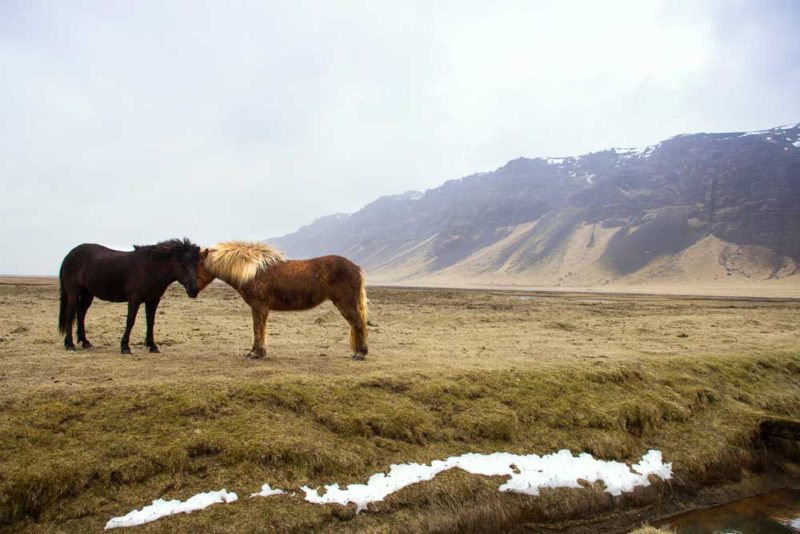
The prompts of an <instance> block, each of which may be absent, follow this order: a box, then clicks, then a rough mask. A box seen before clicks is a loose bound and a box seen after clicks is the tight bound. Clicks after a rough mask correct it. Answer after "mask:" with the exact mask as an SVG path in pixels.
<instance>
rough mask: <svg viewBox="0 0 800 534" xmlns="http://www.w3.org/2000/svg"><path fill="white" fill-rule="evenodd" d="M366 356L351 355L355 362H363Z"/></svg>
mask: <svg viewBox="0 0 800 534" xmlns="http://www.w3.org/2000/svg"><path fill="white" fill-rule="evenodd" d="M364 358H366V356H365V355H364V354H353V359H354V360H355V361H357V362H363V361H364Z"/></svg>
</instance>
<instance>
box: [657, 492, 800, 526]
mask: <svg viewBox="0 0 800 534" xmlns="http://www.w3.org/2000/svg"><path fill="white" fill-rule="evenodd" d="M656 526H658V527H661V528H666V529H671V530H673V531H674V532H677V533H678V534H751V533H754V534H756V533H758V534H783V533H800V490H789V489H785V490H776V491H772V492H770V493H767V494H765V495H760V496H758V497H749V498H747V499H741V500H738V501H734V502H732V503H728V504H723V505H721V506H715V507H713V508H706V509H704V510H695V511H693V512H687V513H685V514H680V515H676V516H672V517H670V518H668V519H665V520H664V521H660V522H659V523H657V524H656Z"/></svg>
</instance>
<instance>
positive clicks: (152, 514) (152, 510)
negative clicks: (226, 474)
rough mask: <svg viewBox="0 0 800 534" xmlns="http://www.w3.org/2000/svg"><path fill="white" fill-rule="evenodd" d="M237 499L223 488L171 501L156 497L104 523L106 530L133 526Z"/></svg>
mask: <svg viewBox="0 0 800 534" xmlns="http://www.w3.org/2000/svg"><path fill="white" fill-rule="evenodd" d="M238 499H239V497H238V496H237V495H236V494H235V493H228V492H227V491H226V490H225V489H224V488H223V489H221V490H219V491H209V492H207V493H198V494H197V495H195V496H194V497H189V498H188V499H186V500H185V501H179V500H177V499H175V500H172V501H165V500H163V499H156V500H155V501H153V504H151V505H150V506H145V507H144V508H142V509H141V510H134V511H133V512H130V513H128V514H127V515H123V516H121V517H115V518H113V519H110V520H109V521H108V523H106V530H108V529H110V528H118V527H135V526H137V525H143V524H144V523H149V522H150V521H155V520H156V519H161V518H162V517H166V516H168V515H174V514H190V513H192V512H195V511H197V510H202V509H203V508H207V507H209V506H211V505H212V504H217V503H230V502H235V501H236V500H238Z"/></svg>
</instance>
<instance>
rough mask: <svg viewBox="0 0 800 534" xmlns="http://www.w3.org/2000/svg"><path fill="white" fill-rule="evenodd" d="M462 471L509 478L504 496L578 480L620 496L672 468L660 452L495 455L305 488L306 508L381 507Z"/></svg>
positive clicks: (406, 467)
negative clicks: (629, 457)
mask: <svg viewBox="0 0 800 534" xmlns="http://www.w3.org/2000/svg"><path fill="white" fill-rule="evenodd" d="M453 468H459V469H463V470H464V471H467V472H468V473H472V474H476V475H484V476H507V477H509V479H508V481H506V482H505V483H504V484H503V485H502V486H500V488H499V489H500V491H513V492H516V493H524V494H527V495H538V494H539V490H540V489H541V488H579V487H581V486H580V484H579V483H578V480H579V479H582V480H586V481H587V482H589V483H594V482H597V481H599V480H602V481H603V482H604V483H605V486H606V491H607V492H608V493H610V494H611V495H620V494H621V493H623V492H629V491H632V490H633V489H634V488H635V487H636V486H649V485H650V481H649V480H648V476H650V475H657V476H659V477H660V478H662V479H663V480H668V479H669V478H671V477H672V464H671V463H666V464H665V463H664V462H663V460H662V458H661V452H660V451H657V450H651V451H648V452H647V454H645V455H644V456H643V457H642V459H641V461H640V462H639V463H636V464H633V465H632V466H630V467H629V466H627V465H626V464H623V463H620V462H614V461H604V460H597V459H595V458H594V457H593V456H592V455H591V454H586V453H583V454H579V455H578V456H573V455H572V453H571V452H570V451H568V450H566V449H563V450H560V451H558V452H556V453H553V454H547V455H545V456H538V455H536V454H530V455H518V454H509V453H504V452H498V453H494V454H474V453H469V454H463V455H461V456H453V457H450V458H448V459H447V460H436V461H434V462H431V464H430V465H425V464H415V463H411V464H400V465H392V466H391V467H390V469H389V473H388V474H385V473H377V474H375V475H372V476H371V477H370V478H369V480H368V481H367V483H366V484H351V485H349V486H347V488H345V489H342V488H340V487H339V485H338V484H331V485H328V486H325V493H324V494H322V495H320V493H319V491H318V490H316V489H312V488H309V487H307V486H303V487H302V488H301V489H302V490H303V492H304V493H305V494H306V500H307V501H308V502H312V503H317V504H327V503H336V504H341V505H347V504H348V503H353V504H355V505H356V507H357V511H359V512H360V511H361V510H363V509H364V508H366V506H367V505H368V504H369V503H372V502H377V501H382V500H383V499H384V498H385V497H386V496H388V495H389V494H391V493H394V492H395V491H397V490H399V489H402V488H405V487H406V486H410V485H412V484H416V483H418V482H423V481H427V480H431V479H433V478H434V477H435V476H436V475H438V474H439V473H441V472H442V471H446V470H448V469H453Z"/></svg>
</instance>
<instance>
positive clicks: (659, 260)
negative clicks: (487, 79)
mask: <svg viewBox="0 0 800 534" xmlns="http://www.w3.org/2000/svg"><path fill="white" fill-rule="evenodd" d="M269 241H270V242H271V243H272V244H274V245H276V246H278V247H280V248H282V249H283V250H285V251H286V252H287V254H288V255H289V256H290V257H310V256H318V255H324V254H341V255H343V256H347V257H349V258H351V259H352V260H353V261H355V262H357V263H359V264H360V265H362V266H363V267H364V268H365V270H366V271H367V273H368V275H369V277H370V280H371V281H373V282H406V283H458V284H489V283H497V284H520V285H528V286H543V285H567V286H595V285H603V284H609V283H618V282H622V283H647V282H653V281H659V280H663V281H672V282H674V281H712V280H727V281H733V280H738V279H751V280H762V279H776V278H786V277H793V278H794V277H797V279H800V271H799V270H798V269H799V268H800V124H797V125H793V126H781V127H778V128H772V129H770V130H764V131H758V132H735V133H715V134H708V133H699V134H690V135H678V136H675V137H672V138H670V139H667V140H665V141H662V142H661V143H658V144H656V145H652V146H648V147H645V148H638V149H619V148H612V149H608V150H603V151H600V152H594V153H590V154H584V155H582V156H575V157H562V158H535V159H527V158H519V159H515V160H512V161H509V162H508V163H506V164H505V165H504V166H502V167H500V168H498V169H497V170H495V171H492V172H486V173H479V174H473V175H470V176H466V177H464V178H461V179H459V180H450V181H448V182H446V183H444V184H443V185H442V186H440V187H437V188H435V189H431V190H428V191H426V192H424V193H421V192H417V191H409V192H406V193H403V194H399V195H393V196H388V197H381V198H379V199H377V200H375V201H374V202H372V203H370V204H368V205H366V206H365V207H364V208H363V209H361V210H360V211H358V212H356V213H353V214H350V215H347V214H337V215H331V216H327V217H323V218H320V219H317V220H316V221H314V222H313V223H311V224H310V225H308V226H304V227H302V228H300V229H299V230H298V231H297V232H295V233H293V234H290V235H286V236H283V237H280V238H275V239H271V240H269ZM731 277H732V278H731Z"/></svg>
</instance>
